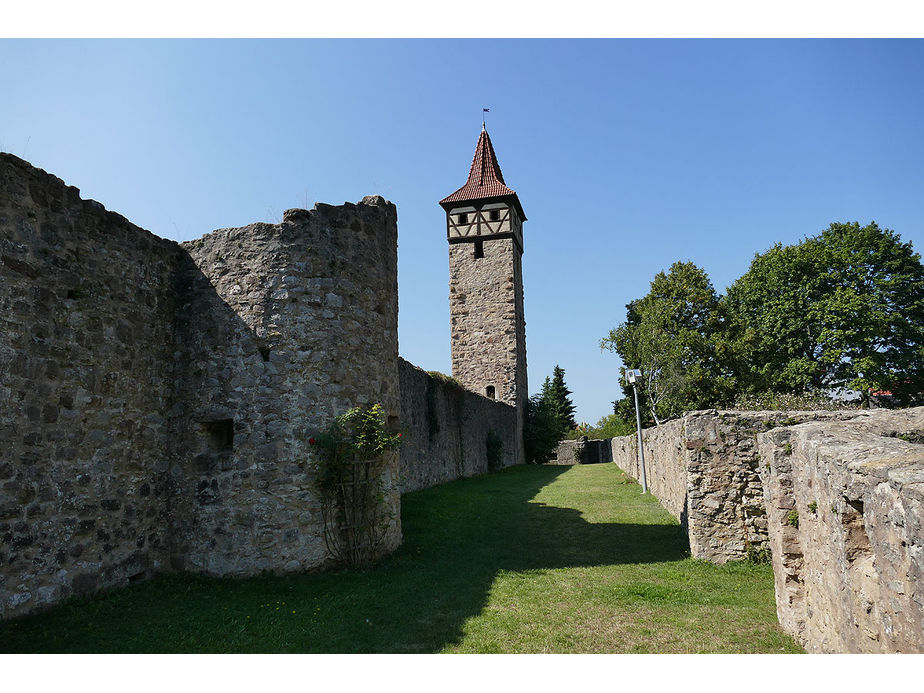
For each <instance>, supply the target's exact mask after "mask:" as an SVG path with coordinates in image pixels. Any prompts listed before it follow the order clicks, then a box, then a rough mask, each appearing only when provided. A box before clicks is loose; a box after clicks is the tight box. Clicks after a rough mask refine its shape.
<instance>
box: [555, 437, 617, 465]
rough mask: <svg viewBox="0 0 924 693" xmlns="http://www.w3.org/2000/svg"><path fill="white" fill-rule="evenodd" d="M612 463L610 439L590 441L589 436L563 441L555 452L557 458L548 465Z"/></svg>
mask: <svg viewBox="0 0 924 693" xmlns="http://www.w3.org/2000/svg"><path fill="white" fill-rule="evenodd" d="M612 461H613V453H612V450H611V448H610V441H609V439H606V440H588V439H587V436H582V437H580V438H576V439H574V440H563V441H561V442H560V443H559V444H558V447H557V448H556V450H555V457H553V458H552V459H550V460H549V461H548V462H547V463H546V464H562V465H566V464H597V463H601V462H612Z"/></svg>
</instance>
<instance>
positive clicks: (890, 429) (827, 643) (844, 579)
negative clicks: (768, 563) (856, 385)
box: [758, 408, 924, 653]
mask: <svg viewBox="0 0 924 693" xmlns="http://www.w3.org/2000/svg"><path fill="white" fill-rule="evenodd" d="M758 440H759V454H760V458H761V465H760V472H761V476H762V478H763V485H764V494H765V502H766V507H767V509H768V520H769V537H770V546H771V548H772V553H773V572H774V577H775V581H776V602H777V614H778V616H779V619H780V623H781V624H782V626H783V628H784V629H785V630H786V631H787V632H788V633H790V634H791V635H792V636H793V637H794V638H796V639H797V640H798V641H799V642H801V643H802V645H803V646H804V647H805V648H806V649H807V650H809V651H811V652H850V653H860V652H917V653H922V652H924V408H917V409H910V410H900V411H887V410H881V409H880V410H873V411H869V412H862V413H861V414H860V415H858V416H857V417H856V418H854V419H853V420H851V421H849V422H824V423H806V424H803V425H800V426H794V427H787V428H780V429H775V430H772V431H769V432H767V433H763V434H761V435H760V436H758Z"/></svg>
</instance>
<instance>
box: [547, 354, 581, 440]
mask: <svg viewBox="0 0 924 693" xmlns="http://www.w3.org/2000/svg"><path fill="white" fill-rule="evenodd" d="M570 395H571V390H569V389H568V387H567V386H566V385H565V369H564V368H561V367H560V366H559V365H558V364H555V368H554V369H553V370H552V377H551V379H549V378H546V379H545V382H544V383H543V384H542V398H543V400H545V401H546V403H547V405H548V407H549V409H550V411H552V413H553V414H554V415H555V417H556V418H557V419H558V420H559V421H560V422H561V426H562V431H563V433H567V432H568V431H570V430H571V429H573V428H574V427H575V426H577V422H576V421H575V420H574V403H573V402H572V401H571V397H570Z"/></svg>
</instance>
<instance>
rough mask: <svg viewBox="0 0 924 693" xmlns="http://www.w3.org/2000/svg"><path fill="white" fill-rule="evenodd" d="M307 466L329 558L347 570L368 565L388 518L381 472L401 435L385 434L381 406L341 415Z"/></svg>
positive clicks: (312, 440)
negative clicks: (310, 468)
mask: <svg viewBox="0 0 924 693" xmlns="http://www.w3.org/2000/svg"><path fill="white" fill-rule="evenodd" d="M308 442H309V443H310V444H311V445H313V446H315V447H316V449H317V452H318V454H317V457H316V458H315V459H314V460H313V461H312V466H313V467H314V468H315V470H316V474H317V477H316V482H315V483H316V484H317V486H318V490H319V492H320V496H321V505H322V510H323V515H324V541H325V543H326V544H327V549H328V552H329V553H330V555H331V556H332V557H333V558H334V559H335V560H336V561H337V562H339V563H341V564H344V565H348V566H364V565H367V564H369V563H371V562H372V561H373V560H374V558H375V557H376V556H377V554H378V548H379V547H380V546H381V545H382V542H383V541H384V539H385V535H386V533H387V531H388V526H389V524H390V521H391V519H392V518H391V516H390V515H389V514H388V513H387V512H386V510H385V494H384V489H383V488H382V473H383V472H384V469H385V466H386V465H387V462H388V459H389V454H390V452H391V451H393V450H395V449H396V448H397V447H398V445H399V443H400V442H401V434H400V433H394V432H391V431H388V430H387V429H386V427H385V414H384V412H383V410H382V406H381V405H380V404H374V405H372V406H371V407H368V408H362V407H355V408H353V409H350V410H349V411H348V412H346V413H345V414H341V415H340V416H338V417H337V418H336V419H334V422H333V423H332V424H331V425H330V426H329V427H328V429H327V430H326V431H323V432H321V433H319V434H318V436H317V439H315V438H309V440H308Z"/></svg>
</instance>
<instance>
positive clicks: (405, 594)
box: [0, 464, 801, 653]
mask: <svg viewBox="0 0 924 693" xmlns="http://www.w3.org/2000/svg"><path fill="white" fill-rule="evenodd" d="M402 523H403V530H404V538H405V540H404V544H403V545H402V547H401V548H400V549H399V550H398V551H397V552H396V553H395V554H394V555H392V556H391V557H389V558H388V559H386V560H385V561H383V562H382V563H381V564H380V565H379V566H378V567H376V568H374V569H372V570H368V571H364V572H360V571H341V572H336V573H323V574H312V575H290V576H285V577H275V576H261V577H257V578H250V579H246V580H232V579H214V578H205V577H199V576H194V575H186V574H182V575H166V576H163V577H160V578H157V579H155V580H152V581H150V582H147V583H144V584H141V585H136V586H132V587H131V588H128V589H122V590H117V591H113V592H109V593H106V594H105V595H103V596H99V597H96V598H93V599H90V600H83V601H71V602H68V603H66V604H63V605H61V606H59V607H56V608H55V609H53V610H51V611H48V612H45V613H43V614H39V615H36V616H32V617H27V618H23V619H17V620H14V621H10V622H5V623H0V652H6V653H9V652H322V653H333V652H660V653H666V652H800V651H801V650H800V648H799V647H798V645H797V644H796V643H795V642H794V641H793V640H792V639H791V638H789V637H788V636H786V635H785V634H784V633H783V632H782V630H781V629H780V627H779V625H778V624H777V620H776V608H775V606H774V600H773V573H772V571H771V569H770V566H768V565H752V564H747V563H733V564H726V565H724V566H714V565H711V564H709V563H705V562H703V561H695V560H693V559H691V558H689V551H688V546H687V542H686V537H685V535H684V533H683V532H682V531H681V529H680V527H679V525H678V524H677V522H676V521H675V520H674V519H673V518H672V517H671V516H670V515H668V514H667V513H666V512H665V511H664V510H663V509H662V508H661V506H660V505H658V503H657V501H655V500H654V498H653V497H651V496H645V497H643V496H642V494H641V491H640V489H639V486H638V485H637V484H635V483H634V482H632V481H631V480H630V479H628V478H627V477H626V476H625V475H624V474H623V473H622V472H621V471H620V470H619V469H618V468H617V467H616V465H613V464H606V465H603V464H598V465H588V466H579V467H547V466H539V467H536V466H520V467H515V468H511V469H507V470H505V471H503V472H500V473H497V474H491V475H487V476H482V477H477V478H474V479H464V480H461V481H457V482H453V483H451V484H445V485H443V486H440V487H437V488H433V489H427V490H424V491H418V492H415V493H410V494H407V495H405V496H404V498H403V499H402Z"/></svg>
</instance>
